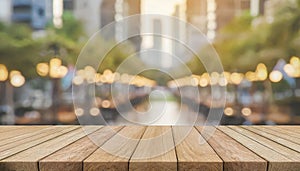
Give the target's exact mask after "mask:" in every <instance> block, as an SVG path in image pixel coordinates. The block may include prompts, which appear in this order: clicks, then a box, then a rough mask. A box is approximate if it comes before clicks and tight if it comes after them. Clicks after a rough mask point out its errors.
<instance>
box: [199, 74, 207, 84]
mask: <svg viewBox="0 0 300 171" xmlns="http://www.w3.org/2000/svg"><path fill="white" fill-rule="evenodd" d="M208 84H209V75H208V73H204V74H202V76H201V78H200V80H199V85H200V86H201V87H206V86H208Z"/></svg>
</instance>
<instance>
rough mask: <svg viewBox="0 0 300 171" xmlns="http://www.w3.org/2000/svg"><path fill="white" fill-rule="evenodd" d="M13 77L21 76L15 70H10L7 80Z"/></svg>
mask: <svg viewBox="0 0 300 171" xmlns="http://www.w3.org/2000/svg"><path fill="white" fill-rule="evenodd" d="M15 75H21V72H20V71H17V70H11V71H10V73H9V78H10V79H12V77H13V76H15Z"/></svg>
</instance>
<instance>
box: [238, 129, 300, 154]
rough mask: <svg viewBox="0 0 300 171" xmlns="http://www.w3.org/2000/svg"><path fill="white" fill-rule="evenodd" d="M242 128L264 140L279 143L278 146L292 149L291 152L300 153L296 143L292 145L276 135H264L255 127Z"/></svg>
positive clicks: (299, 146)
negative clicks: (264, 138)
mask: <svg viewBox="0 0 300 171" xmlns="http://www.w3.org/2000/svg"><path fill="white" fill-rule="evenodd" d="M242 128H244V129H247V130H249V131H252V132H254V133H256V134H258V135H261V136H263V137H266V138H268V139H270V140H272V141H274V142H277V143H279V144H281V145H283V146H286V147H288V148H290V149H293V150H295V151H297V152H300V145H299V144H296V143H293V142H291V141H289V140H286V139H283V138H280V137H278V136H276V135H273V134H269V133H266V132H264V131H262V130H260V129H258V128H257V127H252V126H242Z"/></svg>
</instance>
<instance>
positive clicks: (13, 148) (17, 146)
mask: <svg viewBox="0 0 300 171" xmlns="http://www.w3.org/2000/svg"><path fill="white" fill-rule="evenodd" d="M78 128H79V127H65V128H58V127H55V128H54V130H55V132H46V133H45V135H43V134H42V136H41V137H40V138H37V139H34V140H30V139H24V141H23V140H20V141H18V142H14V143H11V144H6V145H3V146H1V147H0V159H4V158H6V157H9V156H11V155H14V154H16V153H18V152H21V151H24V150H26V149H29V148H31V147H33V146H36V145H38V144H40V143H43V142H46V141H47V140H50V139H52V138H55V137H57V136H60V135H62V134H65V133H67V132H70V131H72V130H74V129H78Z"/></svg>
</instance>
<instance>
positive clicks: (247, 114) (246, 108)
mask: <svg viewBox="0 0 300 171" xmlns="http://www.w3.org/2000/svg"><path fill="white" fill-rule="evenodd" d="M242 114H243V115H244V116H250V115H251V114H252V111H251V109H250V108H248V107H245V108H243V109H242Z"/></svg>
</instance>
